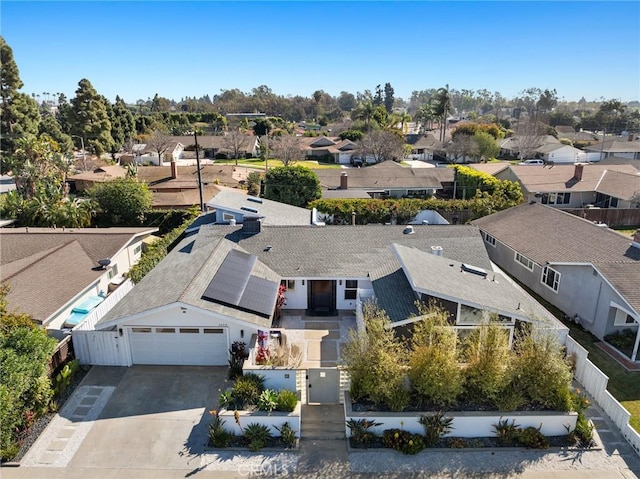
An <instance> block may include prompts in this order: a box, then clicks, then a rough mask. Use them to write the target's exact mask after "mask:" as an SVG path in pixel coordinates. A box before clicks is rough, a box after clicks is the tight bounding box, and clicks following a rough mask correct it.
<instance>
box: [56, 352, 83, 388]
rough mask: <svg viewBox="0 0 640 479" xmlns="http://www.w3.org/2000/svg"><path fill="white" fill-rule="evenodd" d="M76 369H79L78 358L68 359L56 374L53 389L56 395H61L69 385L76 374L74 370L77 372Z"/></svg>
mask: <svg viewBox="0 0 640 479" xmlns="http://www.w3.org/2000/svg"><path fill="white" fill-rule="evenodd" d="M78 369H80V361H79V360H78V359H74V360H73V361H69V362H68V363H67V364H65V365H64V367H63V368H62V370H61V371H60V372H59V373H58V374H57V375H56V377H55V385H54V387H53V390H54V391H55V393H56V395H57V396H58V397H60V396H62V395H63V394H64V392H65V391H66V389H67V388H68V387H69V386H70V385H71V382H72V381H73V377H74V376H75V375H76V372H78Z"/></svg>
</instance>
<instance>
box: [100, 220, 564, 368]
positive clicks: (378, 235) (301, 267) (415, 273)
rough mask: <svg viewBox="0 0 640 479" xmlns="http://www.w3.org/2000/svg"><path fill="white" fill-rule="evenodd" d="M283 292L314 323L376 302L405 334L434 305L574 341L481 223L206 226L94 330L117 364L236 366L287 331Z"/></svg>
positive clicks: (467, 322)
mask: <svg viewBox="0 0 640 479" xmlns="http://www.w3.org/2000/svg"><path fill="white" fill-rule="evenodd" d="M436 255H438V256H436ZM428 271H433V272H434V274H433V275H430V274H427V272H428ZM431 276H432V277H431ZM281 284H282V285H285V286H286V288H287V290H286V305H285V306H283V309H290V310H305V311H306V313H307V314H308V315H312V316H333V315H336V314H337V313H338V311H339V310H342V311H344V310H347V311H355V310H356V309H358V308H359V307H361V306H362V302H363V301H364V300H365V299H366V298H372V297H375V298H377V300H379V301H380V304H382V305H384V306H385V307H386V308H388V313H389V315H390V318H391V319H392V321H393V322H394V325H395V327H398V328H401V329H400V330H399V332H401V333H402V334H410V330H411V326H410V324H411V323H413V322H415V321H416V320H419V318H417V317H416V314H417V313H416V309H415V304H414V303H415V301H416V300H419V299H422V300H425V301H426V300H430V299H432V298H433V299H434V301H437V302H439V303H440V304H441V305H442V306H443V307H444V308H445V309H446V310H447V311H448V312H449V317H450V321H451V323H452V325H454V326H455V327H456V328H458V329H467V328H469V327H473V326H477V325H478V324H479V323H480V322H482V321H483V318H484V317H485V316H486V313H483V312H482V311H489V312H494V313H496V314H497V315H498V316H499V318H500V320H501V321H502V322H503V326H504V327H505V328H506V329H508V330H509V332H510V334H511V335H513V333H514V330H517V329H518V328H519V327H520V326H519V325H520V324H521V322H522V321H525V322H529V321H540V323H541V324H542V326H543V327H546V328H549V329H552V330H554V331H555V332H556V334H558V335H559V336H561V337H562V336H566V333H567V328H565V327H563V326H562V325H561V324H560V323H559V322H557V321H556V320H554V319H553V317H552V316H551V314H550V313H548V312H547V311H545V310H544V309H543V308H542V307H541V306H540V305H537V304H536V303H535V302H534V301H533V300H532V298H530V297H529V296H528V295H526V293H524V291H523V290H521V289H520V288H518V287H517V286H515V285H514V284H513V283H512V282H511V281H509V280H507V278H506V277H504V276H502V275H501V274H500V273H499V272H498V271H493V270H492V265H491V263H490V261H489V258H488V255H487V252H486V250H485V248H484V245H483V241H482V237H481V236H480V233H479V231H478V229H477V228H475V227H473V226H431V225H429V226H413V227H411V226H409V227H405V226H382V225H375V226H311V225H309V226H271V227H270V226H263V225H261V223H260V221H245V223H244V224H243V225H242V226H207V225H203V226H201V227H200V228H199V231H198V233H197V234H194V235H192V236H190V237H188V238H185V239H184V240H183V241H182V243H180V244H179V245H178V246H177V247H176V248H174V249H173V250H172V251H171V252H170V253H169V255H168V256H167V257H166V258H165V259H164V260H163V261H162V262H161V263H160V264H159V265H158V266H157V267H156V268H155V269H153V270H152V271H151V272H150V273H149V274H148V275H147V276H145V278H144V279H143V280H142V281H140V283H138V284H137V285H136V286H135V287H134V288H133V290H132V291H131V292H130V293H129V294H128V295H127V296H125V297H124V298H123V299H122V300H121V301H120V302H119V303H118V304H117V305H116V306H115V307H114V308H113V309H112V310H111V311H110V312H109V313H107V315H106V316H104V317H103V318H102V319H100V320H99V321H98V323H97V324H96V330H97V331H94V332H93V333H95V334H101V331H105V332H107V333H108V334H109V337H110V338H111V339H110V340H111V341H116V342H117V343H118V347H117V348H114V349H113V351H114V352H113V354H114V355H115V357H116V358H117V361H116V360H111V361H110V362H109V363H110V364H121V365H131V364H191V365H226V364H227V360H228V351H229V349H230V347H231V344H232V343H233V342H234V341H245V342H248V341H249V339H250V338H251V337H252V336H253V335H256V334H257V333H258V331H269V330H270V329H271V328H274V327H277V324H276V323H274V311H275V304H276V300H277V292H278V288H279V286H280V285H281ZM333 321H336V319H333ZM338 321H339V319H338ZM111 331H117V332H118V334H117V335H115V336H114V335H113V334H111V333H110V332H111ZM281 331H282V333H284V334H285V335H286V330H281ZM107 333H105V334H107Z"/></svg>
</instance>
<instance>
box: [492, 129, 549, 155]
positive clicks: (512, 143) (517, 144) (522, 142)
mask: <svg viewBox="0 0 640 479" xmlns="http://www.w3.org/2000/svg"><path fill="white" fill-rule="evenodd" d="M499 143H500V155H499V157H500V158H510V159H516V158H517V159H525V157H527V158H533V156H534V155H535V150H536V148H540V147H542V146H545V145H560V144H561V143H560V141H559V140H558V139H557V138H556V137H554V136H552V135H535V136H530V135H514V136H510V137H509V138H505V139H503V140H501V141H500V142H499Z"/></svg>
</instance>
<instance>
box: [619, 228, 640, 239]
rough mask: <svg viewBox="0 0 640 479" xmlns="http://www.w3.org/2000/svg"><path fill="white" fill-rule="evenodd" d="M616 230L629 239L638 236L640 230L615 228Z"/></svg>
mask: <svg viewBox="0 0 640 479" xmlns="http://www.w3.org/2000/svg"><path fill="white" fill-rule="evenodd" d="M613 229H614V230H616V231H617V232H618V233H620V234H621V235H625V236H628V237H629V238H633V235H635V234H636V231H637V230H638V228H627V227H625V228H613Z"/></svg>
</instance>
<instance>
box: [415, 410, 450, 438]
mask: <svg viewBox="0 0 640 479" xmlns="http://www.w3.org/2000/svg"><path fill="white" fill-rule="evenodd" d="M418 422H419V423H420V424H422V427H423V428H424V440H425V444H426V446H427V447H433V446H435V445H436V444H438V442H439V441H440V439H442V438H443V437H444V436H446V435H447V434H449V433H450V432H451V430H452V429H453V426H452V425H451V423H452V422H453V418H452V417H445V415H444V413H443V412H442V411H440V412H437V413H435V414H422V415H421V416H420V419H418Z"/></svg>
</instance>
